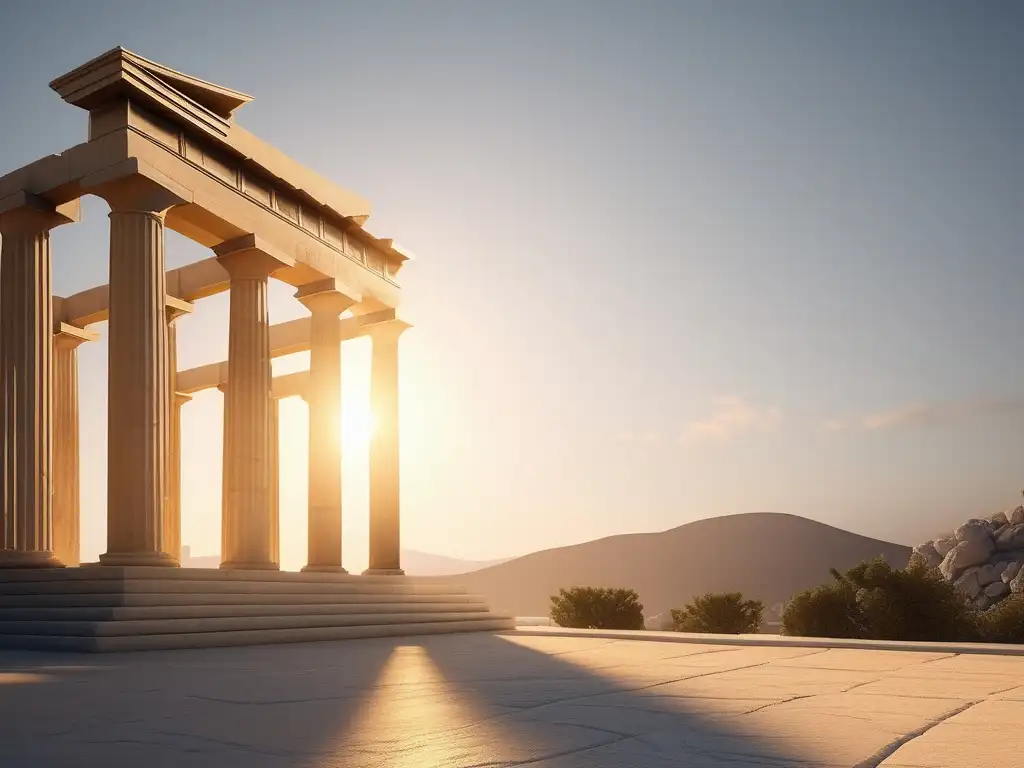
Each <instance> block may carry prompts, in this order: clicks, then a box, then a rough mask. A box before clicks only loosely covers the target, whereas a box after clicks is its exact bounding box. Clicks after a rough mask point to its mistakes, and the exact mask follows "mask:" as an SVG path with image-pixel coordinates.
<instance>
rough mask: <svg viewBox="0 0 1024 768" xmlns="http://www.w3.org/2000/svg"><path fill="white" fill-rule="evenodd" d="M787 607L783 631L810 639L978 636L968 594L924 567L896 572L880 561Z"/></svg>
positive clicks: (838, 576)
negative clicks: (966, 596)
mask: <svg viewBox="0 0 1024 768" xmlns="http://www.w3.org/2000/svg"><path fill="white" fill-rule="evenodd" d="M832 577H833V579H834V582H833V583H832V584H823V585H822V586H820V587H815V588H814V589H810V590H807V591H805V592H801V593H799V594H797V595H795V596H794V598H793V599H792V600H791V601H790V602H789V603H788V604H787V605H786V609H785V610H784V611H783V614H782V631H783V633H784V634H787V635H803V636H808V637H856V638H866V639H871V640H931V641H938V642H954V641H964V640H972V639H975V638H976V637H977V615H976V613H975V611H974V609H973V608H972V607H971V606H970V604H969V603H968V602H967V599H966V598H965V596H964V595H963V594H961V593H960V591H959V590H957V588H956V587H954V586H953V585H952V584H950V583H949V582H947V581H945V580H944V579H943V578H942V576H941V575H940V574H939V573H937V572H936V571H934V570H930V569H928V568H927V567H925V566H924V565H923V564H921V563H914V564H912V565H910V566H908V567H907V568H905V569H899V568H893V567H892V566H891V565H889V564H888V563H886V562H885V560H884V559H883V558H881V557H878V558H875V559H874V560H866V561H865V562H863V563H861V564H860V565H857V566H854V567H853V568H851V569H850V570H849V571H847V572H846V573H845V574H840V573H839V572H838V571H836V570H835V569H833V570H832Z"/></svg>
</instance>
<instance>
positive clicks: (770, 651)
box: [0, 631, 1024, 768]
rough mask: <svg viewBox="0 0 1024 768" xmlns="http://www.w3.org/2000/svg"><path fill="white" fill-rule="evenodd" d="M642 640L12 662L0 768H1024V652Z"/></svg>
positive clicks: (432, 643)
mask: <svg viewBox="0 0 1024 768" xmlns="http://www.w3.org/2000/svg"><path fill="white" fill-rule="evenodd" d="M648 634H649V633H645V632H634V633H631V634H630V635H629V636H628V638H625V637H624V638H622V639H613V638H604V637H598V636H596V635H595V634H592V633H581V634H579V635H573V634H572V633H569V632H563V633H559V634H558V635H557V636H556V635H555V634H552V633H549V634H547V635H544V634H542V633H540V632H537V631H533V632H529V633H527V632H522V631H515V632H506V633H489V632H474V633H466V634H459V635H445V636H432V637H410V638H377V639H368V640H355V641H348V642H343V643H308V644H298V645H295V644H293V645H279V646H261V647H250V648H206V649H200V650H192V651H174V652H161V651H157V652H153V653H129V654H100V655H94V656H88V657H82V656H70V655H68V654H49V653H39V652H32V653H29V652H24V651H0V765H2V766H4V767H5V768H6V766H8V765H10V766H18V767H19V768H20V766H47V768H89V767H90V766H97V768H100V767H102V768H137V767H138V766H146V768H164V766H166V767H167V768H182V767H183V766H187V768H232V767H233V766H240V767H241V766H244V767H245V768H328V766H329V767H330V768H481V766H493V767H494V768H498V767H499V766H505V767H509V766H530V767H531V768H534V766H536V768H672V767H673V766H676V767H681V766H686V768H753V767H754V766H761V768H797V767H798V768H994V767H995V766H1007V767H1008V766H1019V765H1021V764H1022V760H1021V756H1022V755H1024V729H1022V728H1021V726H1020V724H1021V721H1022V718H1024V658H1020V657H1012V656H1006V655H1000V654H994V653H991V652H990V651H991V650H992V649H986V652H985V653H975V652H973V650H974V649H970V648H965V649H963V650H962V651H961V652H958V651H955V650H953V649H946V650H941V649H937V650H934V651H928V652H924V651H913V650H897V648H901V647H903V646H900V645H897V644H885V643H876V644H872V645H871V646H870V647H865V648H832V647H799V646H796V645H792V646H788V647H783V646H780V645H771V646H769V645H763V644H755V643H754V642H753V639H750V640H748V641H747V643H748V644H746V645H729V644H727V640H728V638H723V637H704V638H699V639H696V641H694V639H693V638H690V639H689V640H690V641H689V642H668V641H661V642H650V639H649V638H648ZM652 634H653V633H652Z"/></svg>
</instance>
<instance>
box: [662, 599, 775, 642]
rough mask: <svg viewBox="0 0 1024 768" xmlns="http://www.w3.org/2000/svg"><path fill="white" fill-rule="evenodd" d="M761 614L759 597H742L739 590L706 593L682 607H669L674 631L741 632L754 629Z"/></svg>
mask: <svg viewBox="0 0 1024 768" xmlns="http://www.w3.org/2000/svg"><path fill="white" fill-rule="evenodd" d="M763 614H764V603H762V602H761V601H760V600H744V599H743V595H742V594H741V593H739V592H721V593H713V592H709V593H708V594H706V595H702V596H700V597H695V598H694V599H693V602H691V603H690V604H689V605H687V606H686V607H685V608H683V609H681V610H680V609H675V608H673V609H672V622H673V624H674V626H673V629H674V630H675V631H676V632H713V633H718V634H730V635H741V634H749V633H752V632H757V630H758V629H759V628H760V626H761V617H762V615H763Z"/></svg>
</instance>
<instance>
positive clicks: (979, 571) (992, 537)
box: [912, 506, 1024, 610]
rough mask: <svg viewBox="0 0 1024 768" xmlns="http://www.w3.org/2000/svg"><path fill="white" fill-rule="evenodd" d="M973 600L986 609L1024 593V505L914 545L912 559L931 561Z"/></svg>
mask: <svg viewBox="0 0 1024 768" xmlns="http://www.w3.org/2000/svg"><path fill="white" fill-rule="evenodd" d="M932 551H934V552H935V553H936V554H937V555H940V556H941V557H942V562H941V563H939V565H938V570H939V572H940V573H941V574H942V577H943V578H944V579H945V580H946V581H948V582H950V583H952V584H955V585H956V586H957V587H958V588H959V589H960V590H961V591H962V592H964V594H966V595H968V596H969V597H970V599H971V600H972V601H973V602H974V603H975V607H978V605H980V604H982V603H985V608H983V609H982V610H984V609H987V608H989V607H991V606H993V605H996V604H997V603H999V601H1000V600H1003V599H1005V598H1006V597H1007V596H1008V595H1009V594H1011V593H1017V592H1021V593H1024V506H1018V507H1011V508H1010V509H1007V510H1005V511H1003V512H998V513H996V514H994V515H992V516H991V517H989V518H986V519H979V518H972V519H970V520H968V521H967V522H966V523H964V524H963V525H960V526H958V527H957V529H956V531H955V532H954V534H953V535H947V536H938V537H936V538H935V539H933V540H931V541H927V542H925V543H924V544H921V545H919V546H916V547H914V550H913V552H914V554H913V555H912V562H918V561H924V562H926V563H929V565H930V563H931V558H932V557H933V556H932V555H931V552H932Z"/></svg>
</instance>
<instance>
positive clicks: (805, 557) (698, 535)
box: [458, 513, 910, 619]
mask: <svg viewBox="0 0 1024 768" xmlns="http://www.w3.org/2000/svg"><path fill="white" fill-rule="evenodd" d="M878 555H884V556H885V559H886V561H888V562H889V563H890V564H892V565H894V566H898V567H903V566H905V565H906V564H907V561H908V560H909V559H910V547H906V546H903V545H901V544H893V543H891V542H888V541H881V540H879V539H871V538H868V537H866V536H859V535H857V534H855V533H850V532H849V531H844V530H842V529H840V528H833V527H832V526H830V525H825V524H824V523H819V522H815V521H814V520H808V519H807V518H804V517H797V516H795V515H785V514H774V513H757V514H745V515H728V516H725V517H713V518H708V519H706V520H698V521H696V522H693V523H688V524H686V525H682V526H680V527H678V528H673V529H672V530H668V531H663V532H661V533H639V534H627V535H623V536H611V537H609V538H606V539H598V540H597V541H590V542H587V543H585V544H577V545H575V546H571V547H559V548H558V549H548V550H544V551H541V552H535V553H533V554H531V555H526V556H524V557H519V558H516V559H514V560H510V561H508V562H505V563H502V564H500V565H496V566H492V567H490V568H485V569H483V570H478V571H474V572H472V573H465V574H462V575H460V576H459V577H458V581H459V583H460V584H464V585H465V586H466V587H468V588H469V590H470V591H471V592H475V593H479V594H483V595H485V596H486V597H487V600H488V602H489V604H490V606H491V608H492V609H495V610H498V611H505V612H510V613H512V614H514V615H517V616H545V615H547V613H548V610H549V607H550V600H549V598H550V596H551V595H554V594H557V592H558V590H559V588H560V587H572V586H601V587H629V588H632V589H635V590H636V591H637V592H638V593H639V594H640V600H641V602H642V603H643V604H644V614H645V615H647V616H651V615H654V614H657V613H661V612H663V611H666V610H668V609H670V608H681V607H682V606H683V605H684V604H686V603H688V602H689V601H690V600H691V599H692V598H693V597H694V596H695V595H701V594H704V593H706V592H729V591H739V592H742V593H743V594H744V595H745V596H746V597H753V598H758V599H760V600H763V601H764V603H765V607H766V609H771V608H772V607H773V606H775V605H776V604H778V603H781V602H784V601H786V600H788V599H789V598H790V597H792V596H793V594H794V593H796V592H798V591H800V590H803V589H807V588H809V587H812V586H815V585H817V584H821V583H823V582H826V581H829V580H830V579H831V577H830V576H829V572H828V570H829V568H832V567H835V568H838V569H839V570H840V571H844V570H846V569H847V568H850V567H852V566H854V565H856V564H857V563H859V562H861V561H862V560H865V559H867V558H871V557H876V556H878ZM768 614H769V611H768V610H766V616H765V618H766V619H768V618H770V617H769V615H768Z"/></svg>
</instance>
